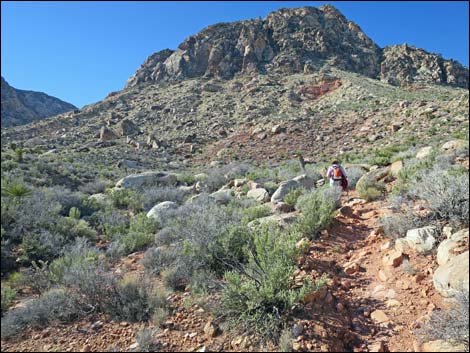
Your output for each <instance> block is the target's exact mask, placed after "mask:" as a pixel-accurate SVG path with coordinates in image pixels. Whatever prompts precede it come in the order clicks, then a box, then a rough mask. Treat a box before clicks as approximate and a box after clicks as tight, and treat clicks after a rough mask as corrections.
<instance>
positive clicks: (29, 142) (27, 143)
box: [24, 137, 46, 148]
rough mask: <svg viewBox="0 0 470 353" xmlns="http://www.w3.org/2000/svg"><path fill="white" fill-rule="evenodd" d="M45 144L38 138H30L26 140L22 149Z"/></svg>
mask: <svg viewBox="0 0 470 353" xmlns="http://www.w3.org/2000/svg"><path fill="white" fill-rule="evenodd" d="M45 144H46V142H45V141H44V140H43V139H41V138H39V137H33V138H30V139H29V140H26V141H25V143H24V147H29V148H31V147H36V146H41V145H45Z"/></svg>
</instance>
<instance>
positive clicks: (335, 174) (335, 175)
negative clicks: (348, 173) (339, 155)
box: [333, 165, 343, 180]
mask: <svg viewBox="0 0 470 353" xmlns="http://www.w3.org/2000/svg"><path fill="white" fill-rule="evenodd" d="M341 179H343V173H341V168H340V167H339V166H337V165H334V166H333V180H341Z"/></svg>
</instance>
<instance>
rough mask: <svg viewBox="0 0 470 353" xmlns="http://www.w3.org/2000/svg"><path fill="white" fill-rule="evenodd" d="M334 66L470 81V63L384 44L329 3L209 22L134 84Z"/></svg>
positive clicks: (158, 57) (395, 80)
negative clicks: (210, 24) (247, 18)
mask: <svg viewBox="0 0 470 353" xmlns="http://www.w3.org/2000/svg"><path fill="white" fill-rule="evenodd" d="M329 66H334V67H336V68H339V69H341V70H344V71H350V72H355V73H359V74H361V75H364V76H367V77H371V78H377V79H381V80H383V81H385V82H388V83H390V84H392V85H397V86H405V85H408V84H412V83H437V84H448V85H451V86H457V87H463V88H465V87H468V82H469V81H468V80H469V73H468V69H467V68H465V67H463V66H462V65H461V64H459V63H457V62H455V61H452V60H444V59H443V58H442V57H441V56H439V55H436V54H430V53H427V52H426V51H424V50H421V49H417V48H414V47H408V46H406V45H404V46H392V47H387V48H384V49H381V48H379V47H378V46H377V45H376V44H375V43H374V42H373V41H372V40H371V39H370V38H368V37H367V36H366V35H365V33H364V32H363V31H362V30H361V28H360V27H359V26H358V25H357V24H355V23H353V22H351V21H348V20H347V19H346V18H345V17H344V16H343V15H342V14H341V13H340V12H339V11H338V10H336V9H335V8H334V7H332V6H330V5H326V6H321V7H320V8H318V9H317V8H314V7H302V8H295V9H280V10H278V11H276V12H272V13H270V14H269V15H268V16H267V17H266V19H265V20H261V19H260V18H259V19H256V20H248V21H240V22H234V23H219V24H216V25H213V26H209V27H207V28H206V29H204V30H202V31H201V32H199V33H197V34H196V35H194V36H190V37H189V38H187V39H186V40H185V41H184V42H183V43H181V44H180V45H179V46H178V48H177V49H176V50H175V51H172V50H169V49H165V50H163V51H161V52H158V53H155V54H153V55H152V56H150V57H149V58H148V59H147V60H146V61H145V63H144V64H143V65H142V67H141V68H140V69H139V70H138V71H137V72H136V73H135V75H134V76H132V77H131V78H130V79H129V80H128V82H127V87H131V86H135V85H137V84H140V83H143V82H161V81H174V80H182V79H189V78H195V77H215V78H222V79H231V78H233V77H234V76H236V75H239V74H247V73H253V72H256V73H277V74H282V75H289V74H293V73H305V74H308V73H312V72H318V71H319V70H320V69H321V68H324V67H329Z"/></svg>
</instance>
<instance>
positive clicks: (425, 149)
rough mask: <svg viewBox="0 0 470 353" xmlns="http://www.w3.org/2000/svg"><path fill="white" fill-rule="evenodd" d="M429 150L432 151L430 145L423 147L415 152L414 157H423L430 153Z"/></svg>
mask: <svg viewBox="0 0 470 353" xmlns="http://www.w3.org/2000/svg"><path fill="white" fill-rule="evenodd" d="M431 151H432V147H431V146H427V147H423V148H421V149H420V150H419V151H418V153H416V158H418V159H424V158H426V157H427V156H429V155H430V154H431Z"/></svg>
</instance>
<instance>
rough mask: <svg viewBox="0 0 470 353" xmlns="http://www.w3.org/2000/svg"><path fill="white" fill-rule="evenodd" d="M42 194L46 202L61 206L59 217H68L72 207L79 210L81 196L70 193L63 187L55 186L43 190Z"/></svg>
mask: <svg viewBox="0 0 470 353" xmlns="http://www.w3.org/2000/svg"><path fill="white" fill-rule="evenodd" d="M43 192H44V195H45V197H46V199H47V201H48V202H52V203H58V204H60V205H61V206H62V207H61V209H60V211H59V214H60V215H61V216H68V215H69V212H70V209H71V208H72V207H75V208H78V209H80V206H81V202H82V197H83V195H80V194H79V193H76V192H72V191H70V190H69V189H67V188H66V187H64V186H61V185H55V186H52V187H49V188H44V189H43Z"/></svg>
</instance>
